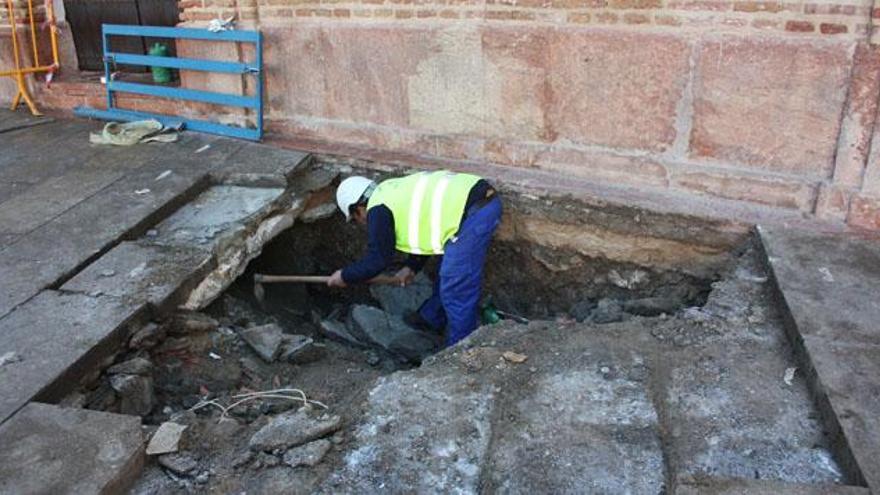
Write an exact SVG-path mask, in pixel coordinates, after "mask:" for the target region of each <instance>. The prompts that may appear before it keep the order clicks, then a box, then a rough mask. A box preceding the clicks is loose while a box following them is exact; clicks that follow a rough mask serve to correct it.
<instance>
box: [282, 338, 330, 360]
mask: <svg viewBox="0 0 880 495" xmlns="http://www.w3.org/2000/svg"><path fill="white" fill-rule="evenodd" d="M283 340H284V342H283V343H282V344H281V358H280V359H281V361H286V362H288V363H291V364H305V363H311V362H314V361H317V360H318V359H321V357H322V355H323V352H322V350H321V348H319V347H318V346H316V345H315V341H314V340H313V339H312V338H311V337H306V336H305V335H284V336H283Z"/></svg>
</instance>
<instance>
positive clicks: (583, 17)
mask: <svg viewBox="0 0 880 495" xmlns="http://www.w3.org/2000/svg"><path fill="white" fill-rule="evenodd" d="M568 22H574V23H577V24H588V23H589V22H590V14H588V13H586V12H571V13H569V14H568Z"/></svg>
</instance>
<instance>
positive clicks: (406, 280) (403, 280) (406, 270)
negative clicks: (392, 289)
mask: <svg viewBox="0 0 880 495" xmlns="http://www.w3.org/2000/svg"><path fill="white" fill-rule="evenodd" d="M394 278H396V279H397V280H398V281H400V286H401V287H406V286H407V285H409V284H411V283H412V281H413V279H414V278H416V272H414V271H412V268H410V267H408V266H405V267H403V268H401V269H400V270H398V271H397V273H395V274H394Z"/></svg>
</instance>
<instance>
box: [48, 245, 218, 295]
mask: <svg viewBox="0 0 880 495" xmlns="http://www.w3.org/2000/svg"><path fill="white" fill-rule="evenodd" d="M213 268H214V259H213V257H211V255H210V254H207V253H205V251H204V250H202V249H198V248H191V247H187V246H159V245H153V244H145V243H140V242H123V243H121V244H119V245H118V246H116V247H115V248H113V249H111V250H110V251H109V252H108V253H107V254H105V255H104V256H102V257H101V258H99V259H98V260H97V261H96V262H94V263H92V264H91V265H89V266H87V267H86V268H85V269H84V270H83V271H81V272H79V273H78V274H77V275H76V276H75V277H73V278H72V279H70V280H69V281H68V282H67V283H65V284H64V285H63V286H61V290H64V291H69V292H79V293H83V294H96V293H97V294H104V295H108V296H113V297H115V298H118V299H120V300H122V301H125V302H127V303H130V304H135V305H137V304H144V303H149V304H152V305H153V306H155V307H157V308H161V309H160V312H161V310H162V309H165V310H170V309H172V307H173V306H175V305H176V304H178V303H180V302H181V301H180V300H179V299H180V297H182V296H183V293H187V292H189V291H190V290H192V289H193V288H194V286H195V284H197V283H198V280H200V279H201V278H203V277H204V276H205V275H206V274H207V273H208V272H209V271H210V270H212V269H213ZM177 293H181V296H180V297H177V298H175V294H177Z"/></svg>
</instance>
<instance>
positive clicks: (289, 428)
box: [250, 408, 342, 451]
mask: <svg viewBox="0 0 880 495" xmlns="http://www.w3.org/2000/svg"><path fill="white" fill-rule="evenodd" d="M341 426H342V420H341V419H340V418H339V416H324V417H319V418H314V417H312V416H311V415H310V414H309V412H308V411H307V409H306V408H301V409H299V410H298V411H291V412H287V413H284V414H281V415H278V416H275V417H274V418H272V420H271V421H269V424H267V425H266V426H264V427H262V428H260V430H259V431H257V432H256V433H254V436H252V437H251V440H250V447H251V449H253V450H258V451H259V450H262V451H272V450H276V449H287V448H290V447H294V446H296V445H302V444H304V443H306V442H310V441H312V440H316V439H318V438H321V437H323V436H326V435H328V434H330V433H333V432H334V431H336V430H338V429H339V428H340V427H341Z"/></svg>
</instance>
